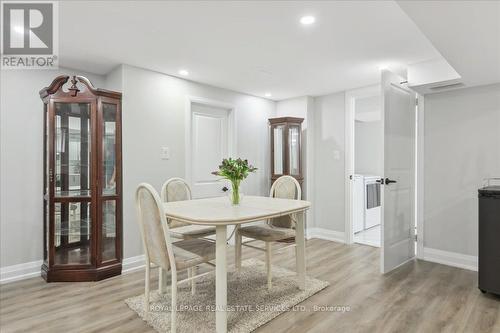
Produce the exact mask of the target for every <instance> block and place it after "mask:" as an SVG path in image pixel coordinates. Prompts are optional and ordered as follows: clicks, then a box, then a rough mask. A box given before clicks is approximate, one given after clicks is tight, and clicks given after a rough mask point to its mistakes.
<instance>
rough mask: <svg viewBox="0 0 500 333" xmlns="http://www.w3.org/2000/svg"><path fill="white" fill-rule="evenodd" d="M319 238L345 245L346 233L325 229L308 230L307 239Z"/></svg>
mask: <svg viewBox="0 0 500 333" xmlns="http://www.w3.org/2000/svg"><path fill="white" fill-rule="evenodd" d="M311 238H319V239H324V240H329V241H332V242H337V243H345V233H344V232H341V231H334V230H328V229H324V228H308V229H307V239H311Z"/></svg>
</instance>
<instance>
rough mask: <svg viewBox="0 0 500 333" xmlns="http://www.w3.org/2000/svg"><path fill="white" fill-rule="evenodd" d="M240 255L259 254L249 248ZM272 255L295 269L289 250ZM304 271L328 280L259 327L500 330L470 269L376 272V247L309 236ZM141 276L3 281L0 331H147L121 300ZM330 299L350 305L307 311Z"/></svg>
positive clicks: (493, 304)
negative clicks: (300, 309) (341, 309)
mask: <svg viewBox="0 0 500 333" xmlns="http://www.w3.org/2000/svg"><path fill="white" fill-rule="evenodd" d="M243 254H244V258H250V257H256V258H261V259H262V260H263V259H264V253H263V252H259V251H256V250H253V249H249V248H244V249H243ZM228 257H229V258H230V259H231V260H232V259H233V256H232V255H229V256H228ZM273 262H274V264H275V265H281V266H283V267H286V268H289V269H294V264H295V257H294V251H293V249H287V250H285V251H284V252H283V253H280V254H278V253H276V254H275V255H274V258H273ZM307 273H308V274H309V275H311V276H314V277H316V278H319V279H323V280H327V281H329V282H330V284H331V285H330V286H329V287H328V288H326V289H324V290H323V291H321V292H319V293H318V294H316V295H314V296H312V297H311V298H309V299H307V300H306V301H304V302H303V303H301V304H302V305H304V306H305V309H306V311H304V312H287V313H284V314H282V315H280V316H278V317H277V318H275V319H274V320H272V321H271V322H269V323H267V324H266V325H264V326H262V327H260V328H259V329H258V330H257V332H270V333H276V332H301V333H302V332H370V333H375V332H425V333H428V332H500V298H499V297H496V296H492V295H489V294H486V295H483V294H481V292H480V291H479V290H478V289H477V274H476V273H475V272H472V271H467V270H463V269H458V268H453V267H448V266H444V265H439V264H434V263H430V262H425V261H414V262H410V263H408V264H406V265H404V266H402V267H400V268H399V269H397V270H395V271H393V272H391V273H390V274H386V275H381V274H380V273H379V249H376V248H373V247H370V246H363V245H350V246H347V245H344V244H339V243H334V242H328V241H324V240H318V239H313V240H309V241H308V242H307ZM156 276H157V274H156V270H155V271H154V277H155V278H154V279H155V281H154V284H153V285H154V286H156ZM143 277H144V273H143V271H142V270H140V271H136V272H132V273H128V274H124V275H122V276H119V277H114V278H111V279H108V280H104V281H100V282H92V283H50V284H47V283H45V282H44V281H43V280H42V279H41V278H32V279H29V280H24V281H19V282H14V283H9V284H5V285H2V286H0V293H1V295H0V296H1V297H0V325H1V328H0V331H1V332H2V333H7V332H51V333H57V332H64V333H68V332H153V331H152V329H150V328H149V327H148V326H147V325H146V324H145V323H144V322H143V321H142V320H141V319H139V317H137V315H136V314H135V313H134V312H133V311H131V310H130V309H129V308H128V307H127V306H126V305H125V303H124V299H125V298H127V297H130V296H134V295H138V294H140V293H142V292H143V291H144V289H143V288H144V282H143ZM229 292H231V291H229ZM336 305H338V306H348V307H350V311H348V312H331V311H313V310H314V306H336ZM322 310H328V309H326V308H322ZM198 333H201V332H198Z"/></svg>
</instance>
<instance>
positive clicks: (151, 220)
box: [135, 183, 175, 270]
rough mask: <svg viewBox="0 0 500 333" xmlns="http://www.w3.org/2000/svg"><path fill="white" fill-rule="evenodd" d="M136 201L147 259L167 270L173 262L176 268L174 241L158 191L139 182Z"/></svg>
mask: <svg viewBox="0 0 500 333" xmlns="http://www.w3.org/2000/svg"><path fill="white" fill-rule="evenodd" d="M135 202H136V208H137V221H138V223H139V227H140V229H141V236H142V242H143V245H144V252H145V255H146V259H147V260H148V262H152V263H154V264H156V265H158V266H160V267H162V268H163V269H165V270H169V269H171V268H172V267H171V263H173V266H174V267H173V268H174V269H175V260H174V253H173V250H172V241H171V239H170V233H169V228H168V225H167V220H166V217H165V211H164V209H163V206H162V202H161V200H160V197H159V195H158V193H157V192H156V190H155V189H154V188H153V186H151V185H149V184H146V183H142V184H139V187H137V190H136V192H135Z"/></svg>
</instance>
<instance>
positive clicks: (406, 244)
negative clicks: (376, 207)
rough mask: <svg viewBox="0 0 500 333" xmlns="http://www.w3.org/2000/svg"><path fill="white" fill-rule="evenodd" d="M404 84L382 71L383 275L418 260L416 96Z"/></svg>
mask: <svg viewBox="0 0 500 333" xmlns="http://www.w3.org/2000/svg"><path fill="white" fill-rule="evenodd" d="M404 81H406V80H404V79H403V78H401V77H399V76H398V75H395V74H393V73H391V72H389V71H386V70H384V71H382V111H383V112H382V114H383V115H382V119H383V124H384V179H383V181H382V183H383V185H382V189H383V190H382V191H381V192H382V207H383V210H382V255H381V270H382V273H387V272H389V271H391V270H393V269H394V268H396V267H398V266H400V265H402V264H404V263H405V262H407V261H409V260H411V259H413V258H414V257H415V214H414V212H415V122H416V107H415V106H416V94H415V92H413V91H412V90H410V89H409V88H408V87H407V85H406V83H404Z"/></svg>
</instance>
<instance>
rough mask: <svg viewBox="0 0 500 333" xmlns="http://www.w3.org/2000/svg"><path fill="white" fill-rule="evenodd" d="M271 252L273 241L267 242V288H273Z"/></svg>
mask: <svg viewBox="0 0 500 333" xmlns="http://www.w3.org/2000/svg"><path fill="white" fill-rule="evenodd" d="M271 252H272V247H271V242H266V269H267V289H271V288H272V272H271V258H272V253H271Z"/></svg>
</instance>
